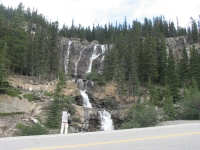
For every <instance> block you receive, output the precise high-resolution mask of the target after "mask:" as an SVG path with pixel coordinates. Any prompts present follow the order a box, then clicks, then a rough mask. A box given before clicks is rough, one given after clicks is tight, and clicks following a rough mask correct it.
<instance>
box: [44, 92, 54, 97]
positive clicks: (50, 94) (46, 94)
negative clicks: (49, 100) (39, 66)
mask: <svg viewBox="0 0 200 150" xmlns="http://www.w3.org/2000/svg"><path fill="white" fill-rule="evenodd" d="M44 95H45V96H49V97H52V96H53V93H52V92H44Z"/></svg>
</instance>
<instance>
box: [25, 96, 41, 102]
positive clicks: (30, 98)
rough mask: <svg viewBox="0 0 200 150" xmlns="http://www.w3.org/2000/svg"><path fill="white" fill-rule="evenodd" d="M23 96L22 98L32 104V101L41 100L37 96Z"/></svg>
mask: <svg viewBox="0 0 200 150" xmlns="http://www.w3.org/2000/svg"><path fill="white" fill-rule="evenodd" d="M23 96H24V97H25V98H27V99H28V101H29V102H32V101H34V100H40V99H41V98H40V97H38V96H37V95H35V94H24V95H23Z"/></svg>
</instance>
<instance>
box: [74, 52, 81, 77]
mask: <svg viewBox="0 0 200 150" xmlns="http://www.w3.org/2000/svg"><path fill="white" fill-rule="evenodd" d="M82 51H83V49H82V50H81V51H80V54H79V57H78V60H75V63H74V64H75V73H74V76H75V77H76V76H77V66H78V63H79V61H80V59H81V56H82Z"/></svg>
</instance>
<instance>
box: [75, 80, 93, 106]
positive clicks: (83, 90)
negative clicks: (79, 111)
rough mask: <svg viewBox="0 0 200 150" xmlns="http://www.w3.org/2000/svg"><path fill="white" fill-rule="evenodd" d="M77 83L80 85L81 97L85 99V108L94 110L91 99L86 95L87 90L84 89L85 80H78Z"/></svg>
mask: <svg viewBox="0 0 200 150" xmlns="http://www.w3.org/2000/svg"><path fill="white" fill-rule="evenodd" d="M77 83H78V88H79V91H80V93H81V96H82V98H83V107H86V108H92V105H91V103H90V99H89V97H88V95H87V94H86V90H85V88H84V83H83V80H82V79H78V80H77Z"/></svg>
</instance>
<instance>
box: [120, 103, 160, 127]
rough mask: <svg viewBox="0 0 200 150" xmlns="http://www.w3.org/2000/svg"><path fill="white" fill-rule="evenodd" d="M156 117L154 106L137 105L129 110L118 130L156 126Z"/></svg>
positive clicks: (147, 104) (146, 104)
mask: <svg viewBox="0 0 200 150" xmlns="http://www.w3.org/2000/svg"><path fill="white" fill-rule="evenodd" d="M157 116H158V113H157V111H156V110H155V106H154V105H150V104H149V103H148V102H142V103H138V104H136V105H135V106H133V107H132V108H131V109H130V110H129V112H128V113H127V115H126V117H125V121H124V123H123V124H122V125H121V126H120V129H127V128H133V127H149V126H154V125H156V124H157Z"/></svg>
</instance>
